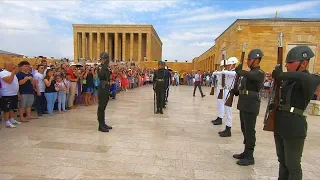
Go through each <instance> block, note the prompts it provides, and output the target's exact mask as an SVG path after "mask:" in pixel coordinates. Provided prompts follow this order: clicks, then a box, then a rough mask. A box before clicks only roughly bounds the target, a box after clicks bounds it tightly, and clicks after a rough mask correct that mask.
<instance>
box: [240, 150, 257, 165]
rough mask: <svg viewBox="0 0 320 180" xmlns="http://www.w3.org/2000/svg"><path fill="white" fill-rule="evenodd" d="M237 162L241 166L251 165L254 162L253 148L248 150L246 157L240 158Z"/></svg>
mask: <svg viewBox="0 0 320 180" xmlns="http://www.w3.org/2000/svg"><path fill="white" fill-rule="evenodd" d="M237 164H238V165H239V166H249V165H253V164H254V158H253V150H248V151H247V154H246V156H245V158H243V159H240V160H239V161H238V162H237Z"/></svg>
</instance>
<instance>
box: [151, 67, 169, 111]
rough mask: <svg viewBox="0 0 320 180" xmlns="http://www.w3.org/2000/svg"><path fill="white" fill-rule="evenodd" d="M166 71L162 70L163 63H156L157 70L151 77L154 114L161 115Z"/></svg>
mask: <svg viewBox="0 0 320 180" xmlns="http://www.w3.org/2000/svg"><path fill="white" fill-rule="evenodd" d="M167 80H168V79H167V75H166V70H165V69H164V63H163V62H162V61H159V62H158V70H156V71H155V72H154V76H153V90H154V91H155V92H156V97H157V98H156V99H157V111H156V114H159V113H160V114H163V111H162V108H163V107H164V91H165V88H166V87H165V86H166V83H165V81H167Z"/></svg>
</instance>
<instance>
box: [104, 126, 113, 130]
mask: <svg viewBox="0 0 320 180" xmlns="http://www.w3.org/2000/svg"><path fill="white" fill-rule="evenodd" d="M104 127H105V128H106V129H112V126H108V125H105V126H104Z"/></svg>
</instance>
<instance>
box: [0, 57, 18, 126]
mask: <svg viewBox="0 0 320 180" xmlns="http://www.w3.org/2000/svg"><path fill="white" fill-rule="evenodd" d="M18 71H19V70H18V69H17V68H16V67H15V65H14V64H13V62H12V61H5V63H4V70H3V71H1V72H0V82H1V95H2V99H1V110H2V111H3V112H4V115H3V116H4V120H5V121H6V122H5V123H6V127H8V128H15V127H16V126H15V125H16V124H21V122H17V121H16V120H15V119H14V111H13V110H15V109H17V108H18V100H19V97H20V94H18V91H19V82H18V78H17V76H16V73H17V72H18Z"/></svg>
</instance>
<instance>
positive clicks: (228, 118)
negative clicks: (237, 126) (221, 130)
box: [224, 105, 232, 127]
mask: <svg viewBox="0 0 320 180" xmlns="http://www.w3.org/2000/svg"><path fill="white" fill-rule="evenodd" d="M224 112H225V115H226V119H225V124H226V126H228V127H231V126H232V107H229V106H226V105H225V106H224Z"/></svg>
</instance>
